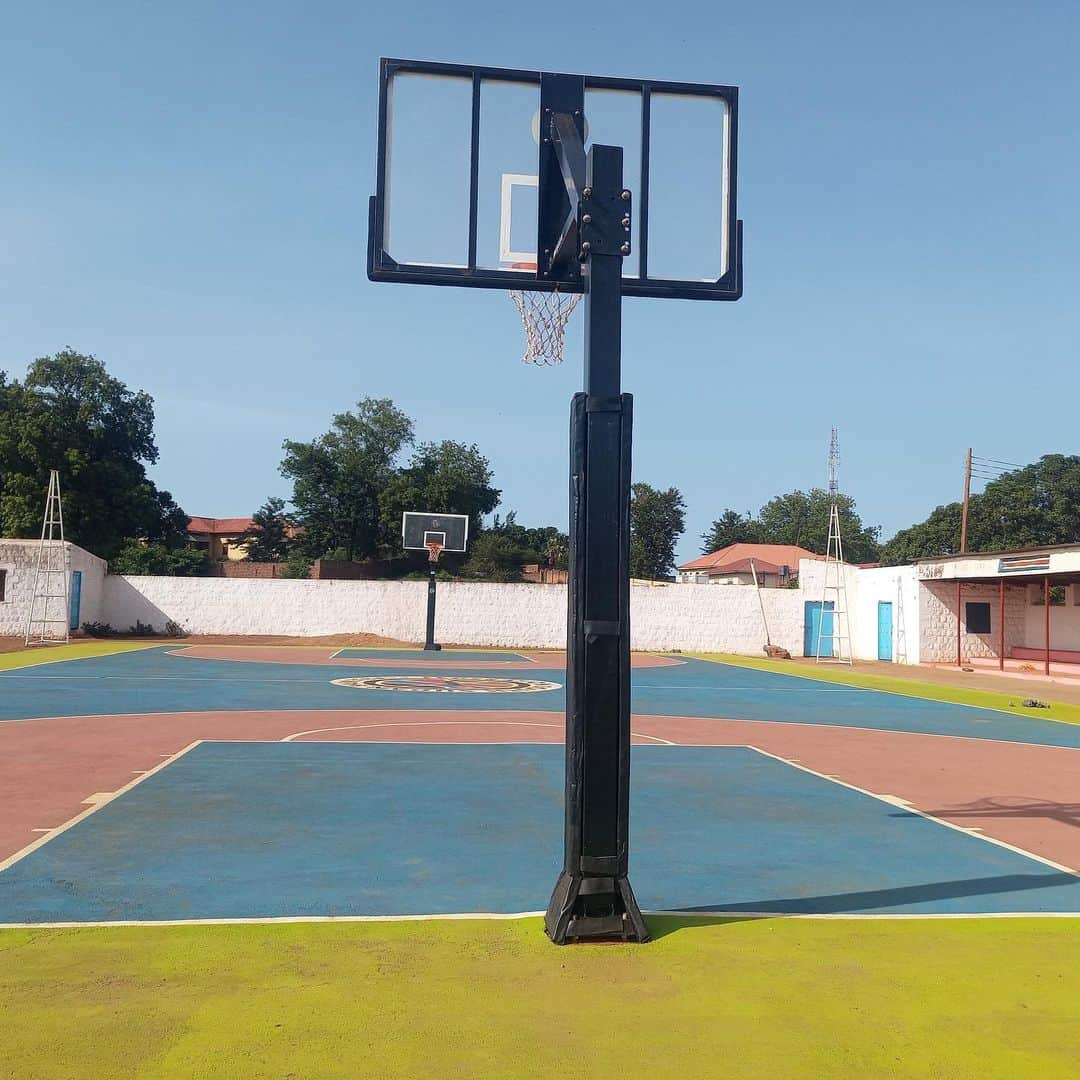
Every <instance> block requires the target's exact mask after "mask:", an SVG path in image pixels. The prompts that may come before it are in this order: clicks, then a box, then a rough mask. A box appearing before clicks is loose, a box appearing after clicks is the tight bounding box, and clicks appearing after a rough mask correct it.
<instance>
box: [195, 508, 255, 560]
mask: <svg viewBox="0 0 1080 1080" xmlns="http://www.w3.org/2000/svg"><path fill="white" fill-rule="evenodd" d="M254 525H255V522H254V521H253V520H252V519H251V518H249V517H244V518H212V517H193V518H188V540H189V541H190V542H191V545H192V547H197V548H199V549H200V550H201V551H205V552H206V554H207V556H208V557H209V558H210V560H211V562H217V561H219V560H222V559H231V560H238V559H246V558H247V547H246V546H245V545H244V544H242V543H240V542H239V541H240V537H241V536H242V535H243V534H244V533H246V532H247V531H248V530H249V529H251V528H253V527H254Z"/></svg>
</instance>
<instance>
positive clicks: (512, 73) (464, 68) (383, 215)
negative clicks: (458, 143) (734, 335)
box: [368, 57, 743, 300]
mask: <svg viewBox="0 0 1080 1080" xmlns="http://www.w3.org/2000/svg"><path fill="white" fill-rule="evenodd" d="M398 74H414V75H431V76H451V77H456V78H463V79H471V82H472V133H471V154H470V181H469V207H468V213H469V221H468V252H467V263H466V265H464V266H431V265H426V264H418V263H399V262H397V261H396V260H395V259H394V258H393V257H392V256H391V255H390V253H389V252H388V251H387V250H386V244H385V236H386V224H387V211H388V204H389V200H388V192H387V178H388V153H389V145H388V139H389V137H390V131H389V128H390V103H391V92H390V87H391V83H392V80H393V78H394V77H395V76H396V75H398ZM550 78H551V76H549V75H545V73H543V72H540V71H528V70H523V69H518V68H493V67H473V66H468V65H464V64H444V63H436V62H432V61H427V60H403V59H397V58H387V57H384V58H382V59H381V60H380V61H379V114H378V154H377V161H376V169H377V175H376V187H375V194H374V195H373V196H372V197H371V199H370V202H369V206H368V277H369V278H370V279H371V280H372V281H394V282H401V283H407V284H416V285H456V286H465V287H472V288H481V289H513V290H516V289H531V290H536V291H542V292H552V291H556V290H558V291H560V292H578V293H579V292H582V291H583V288H584V286H583V283H582V277H581V274H580V271H579V269H578V268H577V266H576V265H569V266H567V267H565V268H564V269H562V270H561V271H560V272H558V273H545V268H544V267H543V266H542V265H541V266H538V267H537V270H536V271H535V273H533V274H528V273H522V272H520V271H518V272H515V271H509V270H502V269H496V268H488V267H483V266H479V265H477V224H478V198H479V167H480V162H479V158H480V124H481V115H480V91H481V85H482V84H483V83H484V82H485V81H496V82H513V83H520V84H525V85H535V86H536V88H537V91H538V94H539V95H542V92H543V91H542V88H543V85H544V82H545V81H546V80H548V79H550ZM557 79H559V80H563V81H565V80H567V79H570V80H580V81H581V86H582V88H583V91H588V90H623V91H630V92H636V93H639V94H640V95H641V102H642V109H641V175H640V177H634V178H630V177H628V178H627V180H628V181H629V182H630V183H631V184H633V183H635V182H636V183H637V184H638V188H637V190H638V196H637V199H636V200H635V201H636V203H637V208H636V212H635V215H634V224H633V230H634V232H633V243H634V246H635V247H636V249H637V252H638V261H639V266H638V274H637V275H636V276H634V277H624V278H623V279H622V294H623V295H624V296H650V297H657V298H663V299H688V300H738V299H739V298H740V297H741V296H742V291H743V281H742V222H741V221H740V220H739V219H738V211H737V207H738V199H737V194H738V189H737V173H738V170H737V164H738V124H739V91H738V88H737V87H734V86H724V85H715V84H704V83H685V82H670V81H663V80H654V79H622V78H611V77H608V76H598V75H574V76H561V75H560V76H557ZM653 94H681V95H686V96H689V97H713V98H717V99H720V100H722V101H724V102H725V103H726V105H727V108H728V110H729V123H728V129H727V132H728V140H727V145H726V147H725V150H726V166H727V172H726V183H727V192H728V195H727V198H728V204H727V219H726V221H725V223H724V224H725V226H726V236H727V241H728V260H727V269H726V271H725V272H724V274H723V275H722V276H721V277H719V278H717V279H716V280H715V281H700V280H684V279H672V278H667V277H665V278H657V277H650V276H649V273H648V238H649V200H648V190H649V159H650V124H651V99H652V95H653ZM596 134H597V135H600V134H601V133H596ZM552 158H553V154H552V152H551V150H550V147H549V148H548V149H546V150H545V144H543V143H542V144H541V147H540V151H539V153H538V169H537V175H538V177H539V187H540V199H541V201H542V200H543V198H544V191H545V188H546V189H547V190H549V191H550V190H552V186H551V185H547V184H546V182H545V181H546V174H548V173H549V172H550V171H551V161H552ZM554 173H555V175H556V176H557V175H558V166H557V165H555V168H554ZM559 182H560V183H561V180H560V181H559ZM544 214H545V211H544V209H543V208H541V210H540V215H541V218H542V219H543V217H544ZM559 224H561V221H560V222H559ZM556 227H557V226H556ZM545 228H546V229H547V231H548V232H549V233H550V229H551V222H550V221H549V222H547V223H545V222H544V221H543V220H542V221H541V231H542V232H543V231H544V229H545ZM538 251H539V245H538ZM522 261H524V260H522Z"/></svg>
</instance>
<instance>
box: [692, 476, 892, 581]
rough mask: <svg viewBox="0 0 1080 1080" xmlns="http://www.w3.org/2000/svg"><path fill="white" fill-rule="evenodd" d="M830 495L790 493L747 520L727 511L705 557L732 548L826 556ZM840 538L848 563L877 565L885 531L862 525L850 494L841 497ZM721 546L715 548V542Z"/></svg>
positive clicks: (707, 541)
mask: <svg viewBox="0 0 1080 1080" xmlns="http://www.w3.org/2000/svg"><path fill="white" fill-rule="evenodd" d="M830 505H831V496H830V495H829V493H828V492H827V491H825V490H824V489H823V488H811V489H810V490H809V491H789V492H788V493H787V494H785V495H777V496H775V497H774V498H772V499H770V500H769V501H768V502H767V503H766V504H765V505H764V506H763V507H762V508H761V509H760V510H759V511H758V514H757V517H753V518H752V517H749V516H746V517H743V515H741V514H739V513H738V512H737V511H735V510H725V511H724V513H723V514H722V515H721V516H720V517H719V518H718V519H717V520H716V521H714V522H713V525H712V528H711V529H710V530H709V532H707V533H705V534H704V536H702V541H703V544H704V545H705V546H704V547H703V549H702V554H704V555H707V554H709V552H712V551H717V550H718V549H719V548H722V547H726V546H727V545H728V544H734V543H738V542H750V543H756V544H794V545H796V546H798V547H804V548H806V549H807V551H813V552H815V553H816V554H818V555H824V554H825V549H826V547H827V546H828V541H829V510H830ZM837 505H838V508H839V511H840V535H841V538H842V540H843V543H844V558H845V559H847V561H848V562H857V563H858V562H874V561H875V560H876V559H877V558H878V555H879V552H880V547H879V537H880V535H881V528H880V526H877V525H864V524H863V523H862V519H861V518H860V517H859V515H858V513H857V512H856V510H855V500H854V499H853V498H852V497H851V496H850V495H838V496H837ZM714 540H715V541H722V542H721V543H716V544H715V545H713V544H712V541H714Z"/></svg>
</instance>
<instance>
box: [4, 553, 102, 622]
mask: <svg viewBox="0 0 1080 1080" xmlns="http://www.w3.org/2000/svg"><path fill="white" fill-rule="evenodd" d="M64 547H65V548H66V549H67V556H68V566H69V568H70V578H69V580H68V591H69V595H70V596H71V607H70V624H71V628H72V630H75V629H77V628H78V627H80V626H82V624H83V623H85V622H97V621H99V620H100V619H101V608H102V600H103V594H104V588H105V574H106V571H107V569H108V566H107V564H106V562H105V560H104V559H99V558H98V557H97V556H96V555H91V554H90V552H89V551H84V550H83V549H82V548H81V547H78V546H76V545H75V544H65V545H64ZM37 551H38V541H37V540H3V539H0V637H21V636H22V635H23V634H25V633H26V620H27V619H28V618H29V616H30V601H31V597H32V596H33V592H34V563H35V560H36V559H37ZM40 610H41V609H40V607H39V609H38V613H39V614H40Z"/></svg>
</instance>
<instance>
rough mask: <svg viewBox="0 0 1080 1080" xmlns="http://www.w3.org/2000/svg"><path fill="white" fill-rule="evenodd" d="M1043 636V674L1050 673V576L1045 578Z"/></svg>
mask: <svg viewBox="0 0 1080 1080" xmlns="http://www.w3.org/2000/svg"><path fill="white" fill-rule="evenodd" d="M1043 620H1044V626H1043V637H1044V638H1045V640H1046V658H1045V659H1044V660H1043V674H1044V675H1049V674H1050V578H1049V577H1044V578H1043Z"/></svg>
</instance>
